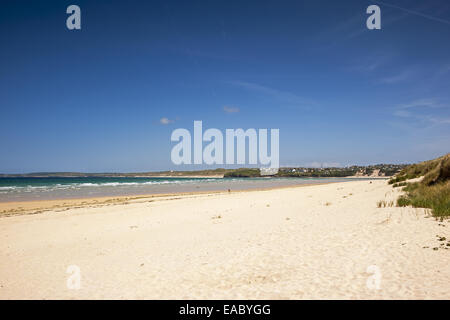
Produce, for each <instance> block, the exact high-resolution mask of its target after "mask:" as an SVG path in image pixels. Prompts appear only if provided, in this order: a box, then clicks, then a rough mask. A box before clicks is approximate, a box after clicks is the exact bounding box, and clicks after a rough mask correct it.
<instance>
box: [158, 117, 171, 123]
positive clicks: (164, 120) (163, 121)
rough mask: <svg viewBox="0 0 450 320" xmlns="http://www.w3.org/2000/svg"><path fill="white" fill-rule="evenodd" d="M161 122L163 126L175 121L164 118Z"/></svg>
mask: <svg viewBox="0 0 450 320" xmlns="http://www.w3.org/2000/svg"><path fill="white" fill-rule="evenodd" d="M159 122H160V123H161V124H163V125H167V124H170V123H173V122H174V120H170V119H168V118H166V117H163V118H161V119H160V120H159Z"/></svg>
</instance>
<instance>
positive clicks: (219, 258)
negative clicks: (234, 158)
mask: <svg viewBox="0 0 450 320" xmlns="http://www.w3.org/2000/svg"><path fill="white" fill-rule="evenodd" d="M400 192H401V191H400V190H399V189H398V188H397V189H393V188H392V187H391V186H389V185H388V184H387V181H386V180H372V181H367V180H362V181H349V182H339V183H330V184H322V185H313V186H299V187H288V188H279V189H272V190H257V191H255V190H252V191H245V192H244V191H241V192H230V193H227V192H218V193H212V192H205V193H199V194H185V195H160V196H158V197H134V198H133V197H127V198H107V199H106V198H105V199H89V200H83V201H82V200H70V201H69V200H67V201H61V200H59V202H58V201H56V200H55V201H54V202H49V201H46V202H38V201H36V202H32V203H31V202H30V203H25V202H24V203H2V204H1V206H0V298H1V299H431V298H433V299H450V291H449V290H448V287H449V284H450V242H449V240H450V228H449V222H448V221H443V222H439V221H436V220H435V219H434V218H432V217H431V216H430V215H429V212H427V210H425V209H413V208H409V207H406V208H399V207H390V206H389V203H390V201H394V202H395V199H396V198H397V197H398V195H399V193H400ZM381 200H384V201H386V203H387V207H381V208H379V207H378V206H377V202H378V201H381ZM20 208H21V209H20ZM44 209H45V210H44ZM12 210H16V211H12ZM31 213H34V214H31ZM443 237H445V238H446V240H443ZM447 244H449V246H447ZM74 268H75V269H74ZM73 270H79V271H80V273H79V278H78V279H79V280H80V282H79V284H80V287H79V288H78V289H77V288H73V287H72V288H69V287H70V285H69V287H68V285H67V284H68V280H69V281H70V279H73V278H71V277H72V276H73V273H71V272H73ZM68 271H69V272H68ZM374 284H375V285H374Z"/></svg>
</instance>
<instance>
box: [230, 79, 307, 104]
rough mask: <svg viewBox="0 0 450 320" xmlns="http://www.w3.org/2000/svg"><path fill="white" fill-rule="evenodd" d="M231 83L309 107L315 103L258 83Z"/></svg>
mask: <svg viewBox="0 0 450 320" xmlns="http://www.w3.org/2000/svg"><path fill="white" fill-rule="evenodd" d="M231 84H233V85H236V86H239V87H241V88H244V89H246V90H251V91H255V92H259V93H262V94H264V95H266V96H270V97H272V98H273V99H275V100H277V101H280V102H283V103H289V104H295V105H301V106H303V107H309V106H311V105H312V104H315V103H314V102H313V101H311V100H309V99H305V98H303V97H300V96H298V95H296V94H294V93H291V92H287V91H281V90H278V89H274V88H270V87H266V86H263V85H260V84H257V83H251V82H245V81H232V82H231Z"/></svg>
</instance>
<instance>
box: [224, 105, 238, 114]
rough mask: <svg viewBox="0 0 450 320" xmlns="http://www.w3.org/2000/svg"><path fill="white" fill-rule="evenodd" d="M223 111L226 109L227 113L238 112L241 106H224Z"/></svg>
mask: <svg viewBox="0 0 450 320" xmlns="http://www.w3.org/2000/svg"><path fill="white" fill-rule="evenodd" d="M223 111H225V112H226V113H237V112H239V111H240V110H239V108H237V107H231V106H224V107H223Z"/></svg>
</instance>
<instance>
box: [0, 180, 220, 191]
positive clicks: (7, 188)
mask: <svg viewBox="0 0 450 320" xmlns="http://www.w3.org/2000/svg"><path fill="white" fill-rule="evenodd" d="M212 181H216V182H217V181H218V179H214V178H211V179H201V180H199V179H179V180H155V181H143V182H136V181H135V182H118V181H114V182H98V183H95V182H81V183H66V184H64V183H57V184H51V185H45V186H42V185H39V186H36V185H35V186H33V185H25V186H3V187H0V193H2V194H4V193H10V192H27V193H28V192H34V191H36V192H39V191H42V192H48V191H55V190H74V189H83V188H89V187H91V188H98V187H139V186H151V185H165V184H189V183H204V182H212Z"/></svg>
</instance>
